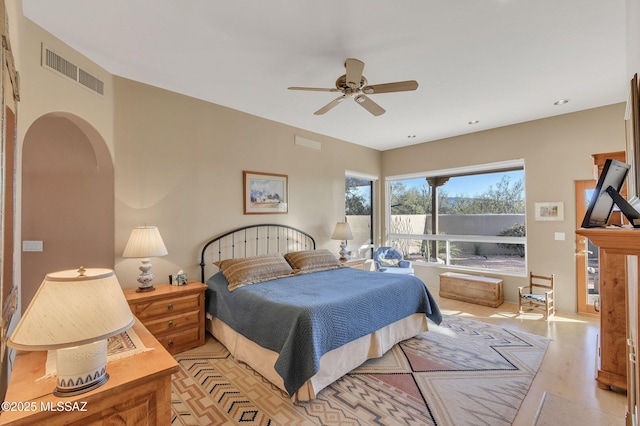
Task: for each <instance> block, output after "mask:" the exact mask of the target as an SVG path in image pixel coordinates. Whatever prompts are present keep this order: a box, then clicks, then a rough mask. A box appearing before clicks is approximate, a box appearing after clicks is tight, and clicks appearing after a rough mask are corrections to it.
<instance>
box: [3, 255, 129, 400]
mask: <svg viewBox="0 0 640 426" xmlns="http://www.w3.org/2000/svg"><path fill="white" fill-rule="evenodd" d="M133 323H134V317H133V315H132V314H131V309H129V304H128V303H127V300H126V299H125V297H124V293H123V292H122V288H121V287H120V283H119V282H118V279H117V278H116V276H115V273H114V272H113V270H111V269H84V268H82V267H81V268H80V269H79V270H78V271H73V270H72V271H60V272H54V273H51V274H47V276H46V277H45V279H44V281H43V282H42V284H41V285H40V288H39V289H38V291H37V292H36V294H35V296H33V299H32V300H31V303H30V304H29V307H28V308H27V310H26V311H25V312H24V314H23V315H22V318H21V319H20V322H19V323H18V326H17V327H16V329H15V330H14V332H13V333H12V334H11V337H10V338H9V340H8V341H7V345H9V346H10V347H12V348H16V349H20V350H24V351H43V350H51V349H55V350H56V375H57V387H56V389H55V390H54V392H53V393H54V394H55V395H56V396H73V395H78V394H82V393H85V392H88V391H90V390H93V389H95V388H97V387H99V386H101V385H102V384H104V383H106V382H107V380H108V379H109V375H108V374H107V338H108V337H111V336H115V335H116V334H120V333H122V332H123V331H125V330H127V329H128V328H130V327H131V326H132V325H133Z"/></svg>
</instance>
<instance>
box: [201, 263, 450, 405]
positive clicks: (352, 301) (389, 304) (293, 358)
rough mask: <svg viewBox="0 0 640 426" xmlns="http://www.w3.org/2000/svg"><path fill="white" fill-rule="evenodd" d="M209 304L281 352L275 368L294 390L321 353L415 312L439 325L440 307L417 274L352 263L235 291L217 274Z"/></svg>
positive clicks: (245, 332) (236, 327)
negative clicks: (385, 271)
mask: <svg viewBox="0 0 640 426" xmlns="http://www.w3.org/2000/svg"><path fill="white" fill-rule="evenodd" d="M207 285H208V286H209V289H208V290H207V308H208V311H209V312H210V313H211V315H213V316H215V317H218V318H220V319H221V320H222V321H224V322H225V323H226V324H227V325H229V326H230V327H231V328H233V329H234V330H235V331H236V332H238V333H240V334H242V335H244V336H245V337H247V338H249V339H251V340H253V341H254V342H256V343H258V344H259V345H260V346H262V347H264V348H267V349H271V350H273V351H276V352H278V353H279V357H278V359H277V361H276V365H275V370H276V372H277V373H278V374H280V376H282V378H283V380H284V385H285V388H286V390H287V392H289V394H290V395H293V394H294V393H295V392H296V391H297V390H298V389H299V388H300V386H302V385H303V384H304V383H305V382H306V381H307V380H308V379H309V378H311V377H312V376H313V375H314V374H315V373H316V372H317V371H318V369H319V368H320V357H322V355H323V354H325V353H327V352H329V351H331V350H332V349H335V348H338V347H340V346H342V345H344V344H346V343H348V342H350V341H352V340H354V339H357V338H359V337H362V336H365V335H367V334H370V333H372V332H374V331H376V330H379V329H380V328H383V327H385V326H387V325H389V324H391V323H393V322H395V321H398V320H400V319H402V318H404V317H406V316H409V315H411V314H414V313H424V314H426V315H427V317H428V318H430V319H431V320H432V321H434V322H435V323H436V324H439V323H440V321H441V320H442V316H441V314H440V309H439V308H438V305H437V304H436V303H435V301H434V300H433V298H432V296H431V294H430V293H429V292H428V290H427V288H426V286H425V285H424V283H423V282H422V281H421V280H420V279H419V278H416V277H414V276H406V275H396V274H383V273H379V272H371V271H362V270H358V269H353V268H339V269H334V270H330V271H322V272H313V273H309V274H302V275H296V276H292V277H287V278H280V279H277V280H272V281H267V282H264V283H260V284H252V285H248V286H245V287H241V288H238V289H236V290H234V291H233V292H229V290H228V289H227V280H226V278H225V277H224V275H222V273H221V272H218V273H217V274H215V275H214V276H212V277H211V278H210V279H209V280H208V281H207Z"/></svg>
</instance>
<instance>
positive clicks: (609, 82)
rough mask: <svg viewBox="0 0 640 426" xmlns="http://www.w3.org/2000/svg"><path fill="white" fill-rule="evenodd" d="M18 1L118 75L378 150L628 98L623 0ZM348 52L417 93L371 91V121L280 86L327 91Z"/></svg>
mask: <svg viewBox="0 0 640 426" xmlns="http://www.w3.org/2000/svg"><path fill="white" fill-rule="evenodd" d="M22 4H23V10H24V15H25V16H26V17H27V18H29V19H31V20H33V21H34V22H35V23H37V24H38V25H39V26H41V27H42V28H44V29H45V30H47V31H49V32H50V33H52V34H53V35H55V36H57V37H58V38H59V39H61V40H63V41H64V42H66V43H67V44H69V45H70V46H71V47H73V48H74V49H76V50H77V51H79V52H81V53H83V54H84V55H85V56H87V57H88V58H90V59H92V60H93V61H94V62H96V63H98V64H99V65H101V66H102V67H104V68H105V69H106V70H107V71H109V72H110V73H112V74H114V75H118V76H121V77H125V78H128V79H132V80H136V81H140V82H144V83H146V84H150V85H154V86H157V87H161V88H164V89H168V90H171V91H174V92H178V93H182V94H185V95H189V96H192V97H195V98H199V99H202V100H205V101H209V102H213V103H216V104H220V105H224V106H227V107H229V108H233V109H237V110H240V111H244V112H247V113H249V114H254V115H257V116H260V117H264V118H267V119H270V120H275V121H278V122H282V123H286V124H289V125H292V126H295V127H298V128H302V129H306V130H310V131H313V132H317V133H321V134H325V135H328V136H332V137H335V138H339V139H342V140H345V141H349V142H353V143H356V144H360V145H364V146H368V147H372V148H375V149H379V150H387V149H391V148H395V147H399V146H404V145H409V144H414V143H421V142H426V141H432V140H436V139H441V138H445V137H449V136H455V135H460V134H465V133H471V132H476V131H479V130H486V129H490V128H495V127H500V126H505V125H509V124H514V123H519V122H523V121H529V120H534V119H538V118H543V117H549V116H553V115H558V114H565V113H568V112H573V111H579V110H583V109H588V108H594V107H598V106H603V105H609V104H613V103H617V102H624V101H626V98H627V90H628V89H627V80H628V78H627V77H628V76H627V75H626V61H625V1H624V0H589V1H585V0H402V1H397V0H394V1H391V0H387V1H385V0H320V1H319V0H269V1H264V0H262V1H260V0H23V1H22ZM348 57H352V58H357V59H360V60H361V61H363V62H364V63H365V68H364V76H365V77H366V78H367V80H368V81H369V84H380V83H387V82H394V81H401V80H417V81H418V83H419V87H418V89H417V90H416V91H414V92H402V93H385V94H376V95H371V96H370V97H371V99H372V100H374V101H376V102H377V103H378V104H380V105H381V106H382V107H383V108H385V109H386V110H387V112H386V113H385V114H384V115H381V116H379V117H374V116H372V115H371V114H369V113H368V112H367V111H366V110H365V109H364V108H361V107H360V105H358V104H356V103H355V102H353V101H352V100H350V99H349V100H347V101H345V102H343V103H342V104H340V105H338V106H337V107H336V108H334V109H333V110H331V111H329V112H328V113H327V114H325V115H322V116H316V115H314V114H313V113H314V112H315V111H316V110H317V109H319V108H320V107H321V106H323V105H325V104H327V103H328V102H330V101H331V100H333V99H334V98H336V97H337V94H336V93H325V92H301V91H289V90H287V87H289V86H311V87H326V88H332V87H335V86H334V84H335V80H336V79H337V78H338V77H339V76H340V75H342V74H344V61H345V59H346V58H348ZM559 99H568V100H569V103H567V104H565V105H561V106H556V105H554V102H555V101H557V100H559ZM472 120H479V123H478V124H474V125H470V124H468V123H469V122H470V121H472ZM409 135H415V138H409V137H408V136H409ZM514 142H517V141H514Z"/></svg>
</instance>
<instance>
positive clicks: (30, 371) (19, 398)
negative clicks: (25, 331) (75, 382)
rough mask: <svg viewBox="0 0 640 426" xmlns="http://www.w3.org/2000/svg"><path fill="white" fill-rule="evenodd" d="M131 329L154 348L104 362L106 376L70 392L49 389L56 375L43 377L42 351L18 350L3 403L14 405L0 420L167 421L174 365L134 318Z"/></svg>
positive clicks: (56, 424)
mask: <svg viewBox="0 0 640 426" xmlns="http://www.w3.org/2000/svg"><path fill="white" fill-rule="evenodd" d="M133 330H134V331H135V333H136V334H137V335H138V337H139V338H140V340H141V341H142V343H143V344H144V345H145V346H146V347H147V348H151V349H153V350H151V351H147V352H142V353H139V354H137V355H134V356H130V357H126V358H122V359H119V360H115V361H109V362H108V363H107V372H108V373H109V380H108V381H107V382H106V383H105V384H104V385H102V386H100V387H99V388H96V389H94V390H92V391H89V392H87V393H83V394H80V395H75V396H68V397H57V396H55V395H54V394H53V389H54V388H55V387H56V377H55V376H52V377H48V378H43V376H44V375H45V365H46V361H47V352H46V351H34V352H25V351H18V352H17V355H16V359H15V361H14V364H13V371H12V373H11V379H10V380H9V387H8V388H7V393H6V396H5V402H11V403H14V404H15V405H11V407H14V408H13V410H12V409H8V410H5V411H4V412H3V413H2V416H0V425H16V426H17V425H35V424H39V425H47V426H63V425H65V426H66V425H78V426H80V425H88V424H91V425H115V424H128V425H133V424H135V425H139V424H145V425H150V426H151V425H168V424H169V423H171V375H172V374H173V373H176V372H177V371H178V364H177V362H176V360H175V359H173V357H172V356H171V355H169V354H168V353H167V351H165V350H164V349H163V348H162V346H161V345H160V344H159V343H158V341H157V340H156V339H155V338H154V337H153V336H152V335H151V333H149V331H147V329H145V328H144V326H143V325H142V324H141V323H140V321H136V323H135V324H134V326H133Z"/></svg>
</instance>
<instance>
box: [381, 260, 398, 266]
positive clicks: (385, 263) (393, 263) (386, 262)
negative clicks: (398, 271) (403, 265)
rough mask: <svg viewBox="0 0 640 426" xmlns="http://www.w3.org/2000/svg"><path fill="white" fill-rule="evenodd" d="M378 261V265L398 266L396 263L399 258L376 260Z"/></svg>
mask: <svg viewBox="0 0 640 426" xmlns="http://www.w3.org/2000/svg"><path fill="white" fill-rule="evenodd" d="M378 261H379V262H380V266H387V267H389V266H391V267H394V266H398V263H399V262H400V260H399V259H379V260H378Z"/></svg>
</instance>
